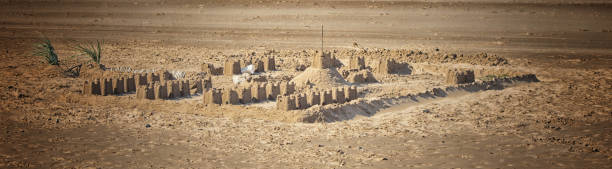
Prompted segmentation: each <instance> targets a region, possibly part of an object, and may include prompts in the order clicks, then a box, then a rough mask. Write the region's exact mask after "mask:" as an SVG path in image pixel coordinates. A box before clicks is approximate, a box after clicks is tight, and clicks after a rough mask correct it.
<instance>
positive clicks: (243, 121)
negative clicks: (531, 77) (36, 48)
mask: <svg viewBox="0 0 612 169" xmlns="http://www.w3.org/2000/svg"><path fill="white" fill-rule="evenodd" d="M321 23H322V24H324V25H325V30H326V31H325V50H326V51H331V52H336V53H335V56H338V57H339V58H338V59H340V60H348V59H349V56H365V58H366V59H365V61H366V65H368V66H369V65H370V64H373V63H374V62H373V61H376V60H378V59H380V58H382V57H383V56H384V57H394V58H396V59H397V60H398V61H401V62H407V63H410V65H411V66H412V67H413V69H412V70H413V71H412V73H411V74H389V75H377V77H376V79H377V80H378V81H379V82H377V83H368V84H358V85H357V86H358V87H359V88H360V89H361V90H360V92H359V99H357V100H355V102H357V101H364V102H367V101H371V102H370V103H371V104H367V105H366V104H364V105H363V106H362V107H359V110H355V112H360V113H353V114H347V115H346V116H341V118H338V120H330V121H333V122H329V123H302V122H300V121H304V115H305V113H308V111H311V110H316V109H322V108H325V107H321V106H313V107H311V108H309V109H308V110H304V111H288V112H285V111H279V110H277V109H275V107H274V105H275V102H273V101H266V102H262V103H256V104H246V105H238V106H229V105H223V106H205V105H204V104H203V100H202V96H201V95H194V96H192V97H190V98H182V99H175V100H146V99H145V100H140V99H136V98H135V94H133V93H132V94H127V95H120V96H84V95H82V94H80V93H81V89H82V84H83V82H84V80H86V79H88V78H90V77H93V76H94V75H95V74H98V73H99V71H100V70H99V67H94V66H91V67H87V66H84V67H83V72H84V74H83V75H82V77H78V78H75V77H70V76H67V75H66V74H65V73H64V70H65V69H67V68H69V67H70V66H72V65H76V64H77V63H82V62H84V61H85V58H82V57H78V58H71V57H69V56H71V55H74V54H75V53H74V52H73V51H71V50H70V45H72V44H74V43H75V42H73V40H78V41H85V40H95V39H104V40H105V43H104V51H103V58H102V64H104V65H105V66H106V67H108V68H113V70H119V69H121V70H126V69H127V68H129V69H131V70H134V71H138V72H155V71H157V70H171V71H175V72H187V73H189V74H195V75H197V74H198V73H199V72H198V71H200V70H201V64H202V63H211V64H213V65H214V66H215V67H222V66H223V64H224V61H225V60H226V59H228V58H233V59H236V58H237V57H240V56H245V55H246V54H247V53H252V52H255V53H257V55H264V53H265V54H271V55H274V56H278V57H276V59H277V62H276V64H277V68H278V70H277V71H271V72H265V73H262V74H259V75H258V76H262V77H265V78H266V79H267V80H269V81H288V80H291V79H293V78H294V77H295V76H298V75H299V74H300V73H301V71H298V70H297V68H301V67H304V66H305V67H307V66H308V65H309V63H310V61H309V60H308V59H309V58H311V57H310V56H312V54H314V51H315V50H319V48H320V25H321ZM610 32H612V6H611V5H610V4H609V2H607V1H598V0H589V1H565V0H533V1H532V0H520V1H492V0H461V1H447V0H435V1H428V2H423V1H361V0H357V1H312V0H300V1H293V0H289V1H266V0H262V1H247V0H238V1H225V0H211V1H123V0H119V1H110V0H109V1H100V0H80V1H64V0H60V1H5V0H2V1H0V60H2V62H0V77H1V80H0V105H2V106H0V131H1V132H0V168H609V166H611V163H612V162H611V161H612V150H611V149H610V147H612V142H611V141H610V140H612V133H611V132H610V131H612V103H611V102H610V100H612V94H611V93H612V67H611V66H610V65H612V50H611V49H612V33H610ZM42 34H44V35H45V36H47V37H49V38H50V39H51V40H52V41H53V42H54V45H55V47H56V49H57V52H58V54H59V55H60V60H61V64H60V66H59V67H57V66H47V65H45V64H43V63H42V61H41V59H40V58H36V57H31V56H30V54H31V49H32V44H33V43H34V42H36V39H37V38H39V37H41V36H42ZM382 48H389V50H387V49H382ZM399 48H402V49H399ZM397 49H399V50H397ZM401 51H406V52H407V53H404V52H401ZM410 51H412V52H410ZM408 53H410V54H408ZM483 53H484V54H486V55H484V54H483ZM453 54H456V55H453ZM345 63H348V62H345ZM124 68H126V69H124ZM448 68H469V69H474V70H475V72H474V73H475V76H476V81H477V82H479V81H482V80H486V79H487V75H493V76H504V75H507V76H513V75H514V74H523V73H533V74H535V75H536V76H537V77H538V79H539V80H540V82H535V83H514V84H512V85H508V86H505V87H504V88H499V89H495V90H478V91H456V92H449V93H448V95H447V96H445V97H428V98H418V99H416V100H406V99H405V98H401V97H400V96H403V95H407V94H410V93H414V92H422V91H428V90H432V89H433V88H438V87H439V88H442V87H445V84H444V80H445V78H444V75H443V74H444V72H446V71H447V70H448ZM107 72H110V75H113V74H115V73H117V72H116V71H105V72H104V73H107ZM189 74H187V75H189ZM189 76H190V75H189ZM212 81H213V86H214V87H218V88H226V87H231V85H232V81H231V78H230V77H226V76H214V77H212ZM376 100H379V101H376ZM380 100H384V102H381V101H380ZM379 102H380V104H377V103H379ZM348 104H351V103H348ZM366 106H367V107H366ZM330 107H333V106H330ZM348 108H355V107H348ZM363 112H367V113H363ZM335 115H337V114H335ZM339 117H340V116H339ZM323 121H325V120H323Z"/></svg>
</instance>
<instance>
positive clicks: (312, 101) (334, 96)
mask: <svg viewBox="0 0 612 169" xmlns="http://www.w3.org/2000/svg"><path fill="white" fill-rule="evenodd" d="M357 97H358V93H357V87H355V86H350V87H349V86H346V87H338V88H333V89H331V90H326V91H320V92H314V91H309V92H306V93H299V94H291V95H288V96H279V98H283V99H277V102H276V107H277V109H279V110H297V109H307V108H309V107H311V106H314V105H327V104H334V103H336V104H343V103H345V102H348V101H352V100H355V99H357ZM287 100H292V101H293V102H289V101H287Z"/></svg>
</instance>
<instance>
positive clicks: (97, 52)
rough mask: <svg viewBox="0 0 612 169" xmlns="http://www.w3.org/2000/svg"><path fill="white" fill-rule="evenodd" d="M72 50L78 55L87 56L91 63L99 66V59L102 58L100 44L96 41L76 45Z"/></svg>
mask: <svg viewBox="0 0 612 169" xmlns="http://www.w3.org/2000/svg"><path fill="white" fill-rule="evenodd" d="M74 49H75V50H76V51H77V52H79V53H80V54H79V55H84V56H87V57H89V58H90V59H91V61H93V62H96V63H97V64H100V59H101V58H102V42H100V41H98V40H96V43H88V44H86V45H76V46H74Z"/></svg>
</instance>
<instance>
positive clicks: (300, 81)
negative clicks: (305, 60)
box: [291, 67, 347, 88]
mask: <svg viewBox="0 0 612 169" xmlns="http://www.w3.org/2000/svg"><path fill="white" fill-rule="evenodd" d="M291 82H294V83H295V84H296V85H297V86H304V85H305V84H311V85H313V86H314V87H317V88H330V87H336V86H342V85H346V84H347V83H346V81H345V80H344V78H342V75H340V73H338V71H337V70H336V69H335V68H330V69H318V68H312V67H309V68H307V69H306V70H304V72H302V73H301V74H299V75H297V76H295V77H294V78H293V79H291Z"/></svg>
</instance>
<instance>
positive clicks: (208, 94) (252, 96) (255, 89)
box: [203, 82, 308, 106]
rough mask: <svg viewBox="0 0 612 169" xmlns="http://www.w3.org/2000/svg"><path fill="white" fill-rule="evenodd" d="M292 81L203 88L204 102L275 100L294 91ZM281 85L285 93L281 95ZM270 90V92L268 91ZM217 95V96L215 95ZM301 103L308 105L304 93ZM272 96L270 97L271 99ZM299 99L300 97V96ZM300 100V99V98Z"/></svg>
mask: <svg viewBox="0 0 612 169" xmlns="http://www.w3.org/2000/svg"><path fill="white" fill-rule="evenodd" d="M292 85H294V84H293V83H288V82H278V83H261V84H259V83H254V84H251V85H250V86H246V87H234V88H227V89H224V90H219V89H215V88H205V89H204V94H203V95H204V97H203V100H204V104H205V105H209V104H233V105H235V104H249V103H256V102H262V101H266V100H277V99H278V97H279V96H289V95H291V94H293V93H294V91H295V90H294V88H293V86H292ZM281 86H284V87H283V92H285V93H287V94H286V95H281V92H280V91H281ZM268 91H270V92H268ZM217 95H219V96H217ZM303 97H304V98H303V103H302V104H301V105H304V106H305V105H308V103H307V101H306V95H304V96H303ZM271 98H272V99H271ZM300 99H301V98H300ZM300 101H301V100H300Z"/></svg>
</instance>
